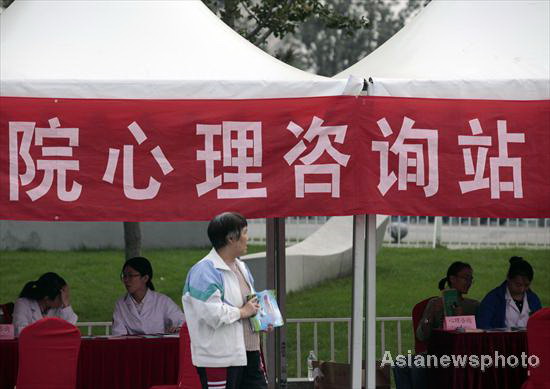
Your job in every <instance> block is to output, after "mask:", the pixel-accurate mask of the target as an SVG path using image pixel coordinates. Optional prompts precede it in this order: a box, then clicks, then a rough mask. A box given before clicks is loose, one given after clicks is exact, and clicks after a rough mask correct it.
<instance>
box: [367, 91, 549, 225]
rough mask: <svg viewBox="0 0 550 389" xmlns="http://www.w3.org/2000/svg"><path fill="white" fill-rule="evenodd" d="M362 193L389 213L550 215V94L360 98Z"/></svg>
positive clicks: (373, 206) (371, 204)
mask: <svg viewBox="0 0 550 389" xmlns="http://www.w3.org/2000/svg"><path fill="white" fill-rule="evenodd" d="M361 102H362V106H361V109H360V111H359V112H360V115H361V119H360V127H361V129H362V131H363V137H364V138H366V139H368V143H369V145H368V146H367V147H366V148H365V153H366V155H365V157H366V165H367V170H368V171H367V173H366V177H367V178H366V179H367V181H368V183H369V184H368V186H367V193H366V195H365V196H362V203H361V206H360V208H361V209H365V208H366V209H369V210H376V213H380V214H392V215H448V216H479V217H548V216H550V101H548V100H546V101H488V100H451V99H412V98H387V97H368V98H363V99H361Z"/></svg>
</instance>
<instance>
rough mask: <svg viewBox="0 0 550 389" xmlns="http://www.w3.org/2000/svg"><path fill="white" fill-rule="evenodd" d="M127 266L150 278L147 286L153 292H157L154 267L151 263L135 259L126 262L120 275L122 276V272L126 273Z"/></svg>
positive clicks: (144, 259) (143, 259)
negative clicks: (154, 281) (154, 282)
mask: <svg viewBox="0 0 550 389" xmlns="http://www.w3.org/2000/svg"><path fill="white" fill-rule="evenodd" d="M127 266H129V267H131V268H132V269H134V270H135V271H137V272H138V273H139V274H140V275H141V276H142V277H143V276H149V280H148V281H147V284H146V286H147V287H148V288H149V289H151V290H155V286H154V285H153V266H151V262H149V260H148V259H147V258H145V257H133V258H130V259H128V260H127V261H126V262H124V265H122V270H121V273H120V275H122V272H124V269H125V268H126V267H127Z"/></svg>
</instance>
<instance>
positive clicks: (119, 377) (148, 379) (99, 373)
mask: <svg viewBox="0 0 550 389" xmlns="http://www.w3.org/2000/svg"><path fill="white" fill-rule="evenodd" d="M178 344H179V339H178V338H120V339H106V338H95V339H82V344H81V346H80V353H79V356H78V372H77V388H78V389H149V387H151V386H153V385H160V384H172V385H174V384H176V381H177V378H178V363H179V362H178V361H179V346H178ZM17 358H18V350H17V340H0V389H13V387H14V385H15V383H16V381H17Z"/></svg>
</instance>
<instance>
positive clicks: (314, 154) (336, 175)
mask: <svg viewBox="0 0 550 389" xmlns="http://www.w3.org/2000/svg"><path fill="white" fill-rule="evenodd" d="M322 124H323V119H321V118H318V117H316V116H314V117H313V120H312V121H311V124H310V125H309V128H308V130H307V131H306V133H305V135H304V136H303V139H305V140H307V141H308V142H311V141H313V139H314V138H317V143H316V144H315V147H314V148H313V150H312V151H311V152H310V153H308V154H306V155H304V156H302V157H300V156H301V155H302V154H303V153H304V152H305V151H306V148H307V146H306V144H305V143H304V141H303V139H302V140H300V141H299V142H298V143H297V144H296V145H294V147H293V148H292V149H291V150H290V151H289V152H288V153H286V154H285V156H284V158H285V160H286V162H287V164H288V165H289V166H290V165H292V164H293V163H294V162H295V161H296V160H297V159H298V158H300V161H301V162H302V163H303V165H295V166H294V180H295V192H296V197H297V198H302V197H304V195H305V193H330V194H331V197H340V166H344V167H345V166H347V164H348V161H349V158H350V156H349V155H347V154H342V153H341V152H339V151H338V150H336V149H335V148H334V146H333V145H332V142H331V140H330V138H329V136H333V137H334V142H336V143H339V144H343V143H344V140H345V138H346V131H347V129H348V126H323V125H322ZM287 130H289V131H290V132H292V133H293V134H294V136H295V137H296V138H298V137H299V136H300V134H302V133H303V132H304V131H305V130H304V129H303V128H302V127H300V126H299V125H298V124H296V123H294V122H290V123H289V124H288V126H287ZM324 152H327V153H328V154H329V155H330V156H331V157H332V159H333V160H334V161H335V162H336V163H328V164H315V163H314V162H316V161H317V160H318V159H319V157H320V156H321V155H322V154H323V153H324ZM315 174H330V176H331V182H330V183H328V182H325V183H306V182H305V176H306V175H315Z"/></svg>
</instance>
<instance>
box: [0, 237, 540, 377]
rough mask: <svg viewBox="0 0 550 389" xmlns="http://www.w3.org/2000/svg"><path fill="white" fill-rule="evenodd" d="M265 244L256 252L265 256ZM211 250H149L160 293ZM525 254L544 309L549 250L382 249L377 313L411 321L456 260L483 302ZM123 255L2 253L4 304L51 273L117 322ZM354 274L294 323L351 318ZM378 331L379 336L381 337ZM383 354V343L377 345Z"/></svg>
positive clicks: (329, 287)
mask: <svg viewBox="0 0 550 389" xmlns="http://www.w3.org/2000/svg"><path fill="white" fill-rule="evenodd" d="M263 249H264V248H263V247H261V246H253V247H250V250H249V251H250V252H256V251H262V250H263ZM206 252H207V250H206V249H188V250H146V251H145V252H144V253H143V254H144V255H145V256H147V257H148V258H149V259H150V260H151V261H152V263H153V268H154V271H155V273H154V283H155V286H156V288H157V290H158V291H160V292H162V293H165V294H167V295H169V296H170V297H171V298H172V299H174V301H176V302H177V303H179V301H180V298H181V290H182V286H183V282H184V280H185V276H186V274H187V271H188V269H189V268H190V267H191V266H192V265H193V264H194V263H195V262H196V261H198V260H199V259H201V258H202V257H203V256H204V255H205V254H206ZM512 255H520V256H523V257H524V258H525V259H527V260H528V261H529V262H530V263H531V264H532V265H533V268H534V269H535V279H534V281H533V284H532V288H533V290H535V291H536V292H537V294H538V295H539V297H540V298H541V300H542V303H543V305H544V306H549V305H550V250H527V249H502V250H493V249H480V250H473V249H470V250H447V249H435V250H432V249H419V248H399V249H398V248H383V249H382V250H381V252H380V253H379V255H378V262H377V316H410V313H411V309H412V307H413V305H414V304H415V303H416V302H418V301H420V300H422V299H424V298H426V297H429V296H433V295H436V294H437V293H438V290H437V283H438V281H439V280H440V279H441V278H442V277H444V276H445V272H446V270H447V267H448V266H449V264H450V263H451V262H453V261H455V260H461V261H465V262H469V263H470V264H471V265H472V267H473V268H474V278H475V282H474V284H473V286H472V289H471V290H470V294H469V297H471V298H475V299H481V298H483V296H484V295H485V294H486V293H487V292H488V291H489V290H490V289H492V288H494V287H495V286H497V285H499V284H500V283H501V282H502V281H503V280H504V278H505V275H506V271H507V268H508V258H510V256H512ZM122 263H123V253H122V252H121V251H115V250H112V251H109V250H101V251H71V252H46V251H0V302H7V301H13V300H15V298H16V297H17V295H18V293H19V291H20V290H21V288H22V287H23V285H24V283H25V282H26V281H28V280H32V279H36V278H37V277H38V276H39V275H40V274H42V273H44V272H46V271H55V272H58V273H59V274H60V275H61V276H62V277H64V278H65V279H66V280H67V282H68V283H69V284H70V286H71V298H72V302H73V306H74V309H75V311H76V312H77V313H78V315H79V320H80V321H110V320H111V313H112V309H113V306H114V302H115V300H116V299H117V298H118V297H120V296H122V295H123V294H124V293H125V289H124V287H123V285H122V283H121V282H120V279H119V274H120V270H121V269H120V267H121V265H122ZM351 292H352V281H351V277H348V278H343V279H338V280H333V281H329V282H325V283H323V284H322V285H319V286H317V287H314V288H310V289H307V290H304V291H301V292H297V293H290V294H289V296H288V299H287V317H288V318H307V317H317V318H319V317H349V316H350V315H351ZM287 331H288V356H289V361H288V362H289V363H288V372H289V376H291V377H292V376H295V374H296V345H295V336H296V335H295V334H296V326H295V325H293V324H292V325H287ZM318 331H319V333H318V339H319V355H318V357H319V358H321V359H325V360H327V359H330V353H329V350H330V343H329V340H330V336H329V326H328V325H319V329H318ZM377 333H379V332H377ZM347 337H348V334H347V326H346V325H344V324H342V325H336V326H335V344H336V349H337V352H336V358H335V359H336V360H337V361H341V362H345V361H346V360H347V346H346V345H347ZM402 337H403V338H402V339H403V351H404V352H406V351H407V349H409V348H411V346H412V329H411V327H410V325H409V324H405V325H403V327H402ZM312 338H313V336H312V328H311V326H307V325H303V326H302V328H301V344H302V349H301V351H302V352H301V354H302V355H301V358H300V361H301V362H302V374H305V359H306V356H307V353H308V351H309V350H311V349H313V348H314V347H313V342H312ZM386 349H388V350H392V351H393V352H395V351H396V350H397V347H396V330H395V326H394V325H393V326H387V327H386ZM377 350H378V351H377V352H378V354H380V346H379V345H377Z"/></svg>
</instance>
